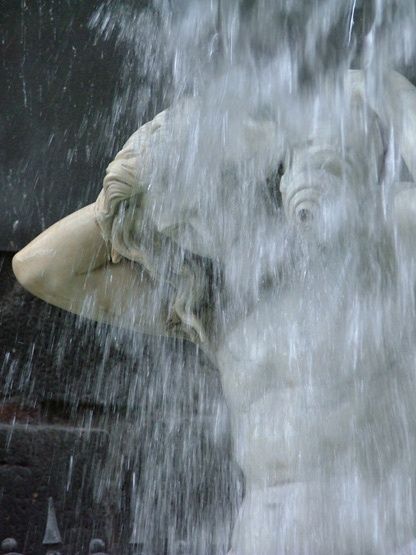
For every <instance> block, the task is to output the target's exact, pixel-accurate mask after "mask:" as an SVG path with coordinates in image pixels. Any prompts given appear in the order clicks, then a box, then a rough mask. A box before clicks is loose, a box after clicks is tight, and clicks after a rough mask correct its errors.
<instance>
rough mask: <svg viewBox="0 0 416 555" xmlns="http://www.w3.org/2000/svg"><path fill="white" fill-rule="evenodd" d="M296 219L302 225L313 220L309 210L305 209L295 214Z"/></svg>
mask: <svg viewBox="0 0 416 555" xmlns="http://www.w3.org/2000/svg"><path fill="white" fill-rule="evenodd" d="M296 215H297V217H298V220H299V221H300V222H301V223H302V224H306V223H308V222H310V221H312V220H313V214H312V211H311V210H308V209H307V208H301V209H300V210H298V212H297V214H296Z"/></svg>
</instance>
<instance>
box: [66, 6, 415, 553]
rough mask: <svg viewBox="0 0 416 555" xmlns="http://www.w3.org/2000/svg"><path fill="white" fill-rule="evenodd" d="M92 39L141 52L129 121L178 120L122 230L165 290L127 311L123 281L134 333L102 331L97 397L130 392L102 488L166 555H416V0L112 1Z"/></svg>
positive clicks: (121, 295) (133, 59)
mask: <svg viewBox="0 0 416 555" xmlns="http://www.w3.org/2000/svg"><path fill="white" fill-rule="evenodd" d="M90 26H91V28H92V29H94V31H95V32H96V33H97V36H101V37H105V38H110V37H112V38H114V37H115V38H116V43H117V44H122V45H123V46H124V48H125V52H126V56H125V61H124V64H125V65H123V67H122V74H123V81H122V83H121V84H120V87H119V89H118V90H119V92H118V94H117V97H116V98H115V100H114V105H113V114H112V117H113V121H116V120H117V114H118V113H119V112H120V110H123V109H124V107H125V105H126V104H127V103H128V104H129V105H130V106H131V114H132V119H134V122H135V123H136V122H137V125H140V124H143V123H145V122H146V121H147V120H151V119H152V118H153V117H154V116H155V115H156V113H157V112H158V111H160V110H164V111H162V112H161V113H160V114H159V115H158V116H157V117H156V119H155V120H153V123H150V124H148V125H147V127H144V128H143V129H142V131H141V132H139V135H138V136H137V137H136V140H135V142H134V149H136V152H138V153H139V154H138V155H137V166H136V170H137V176H138V177H137V183H136V185H135V187H133V189H130V190H129V191H127V192H126V190H123V191H120V190H116V191H115V193H116V196H114V197H112V198H113V200H112V204H111V206H109V207H108V206H107V210H108V213H107V214H106V215H105V217H104V216H103V220H102V221H103V222H104V220H105V218H107V220H105V221H110V224H109V225H110V228H109V237H110V239H111V241H112V248H113V253H112V255H113V260H114V261H115V262H116V259H117V254H121V255H122V256H124V257H126V258H129V259H131V260H132V261H134V262H135V264H136V266H135V267H136V271H137V276H139V278H137V279H138V281H137V283H138V284H143V283H145V282H146V283H148V282H147V281H146V279H149V283H151V284H152V286H151V287H150V288H149V289H146V294H145V295H144V296H142V295H141V293H140V294H139V290H138V293H137V295H136V296H133V297H132V298H129V299H128V303H126V302H125V295H126V290H125V288H124V287H117V283H114V282H113V283H112V284H111V286H112V288H113V302H114V304H116V305H117V304H118V305H119V306H122V307H123V310H122V312H123V314H122V316H121V317H120V320H119V322H118V324H119V325H120V328H119V329H118V330H117V329H114V330H113V331H111V332H109V331H108V329H107V328H106V329H105V330H104V331H103V330H102V329H101V328H99V331H98V333H100V334H102V335H100V340H101V341H102V343H103V345H104V346H105V349H104V356H103V360H102V361H101V362H100V364H97V366H98V368H97V370H96V372H95V373H94V375H93V376H91V377H90V379H91V380H93V381H94V388H95V391H96V394H97V396H101V397H105V398H106V400H107V401H108V406H112V403H113V401H114V399H113V397H114V398H115V397H116V396H117V394H118V393H119V391H120V390H121V389H123V390H124V391H125V392H126V393H127V398H128V401H127V404H126V409H125V414H122V415H121V414H118V415H117V417H115V416H114V415H111V418H110V416H109V415H108V414H107V416H105V417H103V420H105V418H108V420H111V423H112V432H111V442H110V455H111V456H110V457H109V458H108V460H106V461H105V464H101V465H100V466H99V467H98V465H97V478H96V488H95V489H96V496H97V497H98V498H104V497H105V496H106V495H112V496H113V498H114V510H116V511H117V510H118V511H122V509H123V507H122V504H123V503H124V502H125V499H126V498H127V499H128V502H129V508H128V510H127V512H126V514H128V515H129V516H128V522H124V523H123V525H124V526H125V529H126V530H127V531H128V535H129V538H130V542H131V543H132V544H133V545H135V546H136V548H137V549H140V548H143V549H145V550H148V552H150V551H151V550H153V552H155V553H158V554H160V553H162V552H166V553H168V554H169V555H173V554H176V553H179V552H181V551H180V549H182V550H188V551H186V553H188V552H189V553H192V554H197V553H198V554H208V553H213V554H214V553H215V554H217V553H227V552H228V550H229V549H230V548H231V549H232V553H233V554H234V555H280V554H283V553H285V554H288V555H327V554H328V555H329V554H337V555H352V554H354V555H355V554H357V555H358V554H363V555H364V554H366V555H367V554H374V555H376V554H377V555H381V554H385V555H393V554H395V553H397V554H399V553H401V552H403V553H407V551H404V550H405V549H411V548H409V547H408V546H410V545H411V543H412V542H413V541H415V542H416V525H415V524H416V512H415V508H414V503H415V501H416V500H415V493H414V492H415V487H416V485H415V478H416V476H415V464H414V455H415V453H416V451H415V449H416V432H415V430H416V403H415V400H416V380H415V371H416V368H415V360H416V349H415V345H414V337H415V332H416V326H415V323H416V318H415V316H416V312H415V298H414V284H415V280H416V266H415V259H414V251H413V249H414V247H413V244H412V243H413V241H412V238H411V237H410V238H409V237H408V236H407V235H406V234H405V233H404V232H403V233H402V231H401V227H400V225H399V223H400V222H399V223H398V220H397V218H396V216H395V215H396V206H397V204H398V203H400V202H402V204H403V203H404V204H407V202H406V199H407V198H411V197H412V192H413V189H412V187H413V186H414V185H413V184H412V183H409V182H411V181H413V177H412V175H411V174H412V170H413V168H415V167H416V166H415V165H414V162H413V163H412V160H411V158H408V157H407V156H408V154H409V153H408V150H407V151H406V152H405V150H406V149H403V146H402V141H401V138H400V137H401V131H402V130H403V129H407V127H406V125H405V124H406V122H407V118H408V114H405V113H402V112H401V111H400V108H401V106H400V105H397V104H395V95H394V94H392V93H391V90H390V89H389V87H390V78H391V75H392V71H393V69H396V70H400V71H401V72H402V73H404V74H405V75H407V76H410V77H411V76H412V69H413V65H412V64H413V63H414V55H415V47H416V42H415V39H414V29H416V5H415V3H414V1H413V0H401V1H400V2H396V1H393V0H373V1H364V0H363V1H359V0H348V1H346V0H253V1H248V0H229V1H225V0H224V1H222V2H221V0H188V1H186V2H185V1H178V2H170V1H169V0H153V2H149V3H148V4H147V5H146V7H145V8H143V9H140V10H138V9H137V8H135V7H134V6H132V7H131V8H128V7H127V6H126V5H124V6H117V5H116V4H115V3H103V5H102V6H101V7H100V8H99V9H98V10H97V11H96V12H95V13H94V14H93V16H92V18H91V20H90ZM352 70H354V71H352ZM399 104H400V103H399ZM149 106H150V108H149ZM409 125H410V124H409ZM112 131H113V129H112V126H111V122H110V124H109V126H108V129H107V130H106V131H105V132H106V133H107V132H109V133H111V132H112ZM409 134H411V131H409ZM412 164H413V165H412ZM110 193H111V191H110ZM401 194H404V195H405V196H404V197H403V196H400V195H401ZM406 195H408V196H406ZM114 199H115V200H114ZM397 199H399V200H397ZM400 199H404V200H400ZM104 223H105V222H104ZM103 225H104V224H103ZM143 276H145V278H146V279H145V278H143ZM135 283H136V282H135ZM94 302H95V299H94V298H88V299H87V300H86V301H85V305H84V308H83V313H84V314H85V315H86V316H88V313H89V311H90V310H91V308H92V307H93V305H94ZM131 330H136V331H137V330H144V331H145V332H147V333H148V334H149V335H150V336H152V338H143V336H142V335H139V334H137V333H136V331H131ZM167 336H170V338H168V337H167ZM192 343H193V344H195V345H196V347H195V348H194V347H192V346H191V344H192ZM61 348H62V347H61ZM115 348H116V349H118V352H119V353H121V354H120V355H119V358H118V359H117V364H115V363H114V357H113V358H112V361H113V362H112V365H110V364H109V363H108V361H109V359H110V355H109V352H110V351H111V349H115ZM149 353H150V354H149ZM150 358H152V362H150ZM155 368H156V369H157V370H155ZM112 373H113V374H112ZM218 376H219V378H218ZM219 379H220V382H221V391H222V394H223V397H222V396H221V395H219V394H217V395H215V394H214V393H213V392H215V391H217V390H219V389H220V386H219ZM115 384H117V386H115ZM110 412H111V411H110ZM71 464H72V462H71ZM71 468H72V466H71ZM126 469H127V471H128V476H129V479H128V480H127V482H128V483H127V485H126V483H125V476H126ZM69 480H70V472H68V484H69ZM68 487H69V486H68ZM126 490H127V493H125V491H126ZM122 491H123V495H121V493H120V492H122ZM109 492H110V493H109ZM123 500H124V501H123ZM415 549H416V548H415ZM402 550H403V551H402ZM408 552H409V553H411V551H408ZM415 552H416V551H415Z"/></svg>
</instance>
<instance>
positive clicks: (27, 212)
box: [0, 0, 157, 251]
mask: <svg viewBox="0 0 416 555" xmlns="http://www.w3.org/2000/svg"><path fill="white" fill-rule="evenodd" d="M132 5H134V14H135V16H136V17H137V16H138V14H139V13H140V11H141V10H143V8H146V2H145V1H140V0H135V1H134V2H129V1H127V0H117V7H118V8H119V9H121V8H122V7H123V6H124V7H127V8H128V9H131V6H132ZM98 8H101V10H105V9H107V10H108V11H109V12H111V9H110V8H111V2H105V1H104V2H103V1H102V0H88V2H86V1H85V0H46V1H45V0H27V1H26V0H22V1H20V0H2V1H1V2H0V36H1V42H0V75H1V87H0V106H1V111H0V195H1V199H2V203H1V206H2V208H1V217H0V250H3V251H4V250H14V251H15V250H18V249H19V248H21V247H22V246H24V244H26V243H27V242H28V241H29V240H30V239H31V238H33V237H34V236H35V235H37V234H38V233H39V232H40V231H41V230H42V229H44V228H45V227H48V226H49V225H50V224H51V223H53V222H54V221H56V220H58V219H60V218H62V217H63V216H64V215H66V214H68V213H70V212H72V211H74V210H76V209H77V208H80V207H81V206H83V205H85V204H87V203H89V202H92V201H93V200H94V199H95V197H96V196H97V193H98V191H99V189H100V186H101V182H102V178H103V173H104V170H105V167H106V165H107V164H108V162H109V161H110V160H111V159H112V158H113V157H114V155H115V153H116V152H117V151H118V150H119V149H120V148H121V146H122V144H123V143H124V142H125V141H126V139H127V138H128V136H129V135H130V134H131V133H132V132H133V131H134V130H135V129H136V128H137V126H138V124H139V123H141V122H142V121H143V120H144V119H146V118H150V117H151V116H152V115H153V113H154V112H155V110H156V109H157V108H156V105H155V97H156V96H157V95H155V94H150V92H151V91H147V97H146V96H145V97H143V95H142V96H141V98H140V101H141V104H140V106H138V99H137V98H133V97H132V95H134V94H137V92H138V89H139V85H140V86H141V88H142V89H143V88H144V84H145V83H144V79H145V76H143V74H141V72H140V66H139V65H137V64H135V62H136V60H135V59H134V56H135V52H134V49H131V48H129V44H128V41H125V40H124V41H123V40H120V33H119V32H118V29H117V28H116V27H114V28H113V29H112V32H107V33H105V34H103V33H102V32H100V29H99V28H97V27H95V28H93V27H92V25H91V23H90V21H91V17H92V16H93V14H95V13H96V11H97V9H98ZM107 31H108V30H107ZM133 91H134V92H133Z"/></svg>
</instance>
